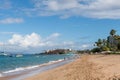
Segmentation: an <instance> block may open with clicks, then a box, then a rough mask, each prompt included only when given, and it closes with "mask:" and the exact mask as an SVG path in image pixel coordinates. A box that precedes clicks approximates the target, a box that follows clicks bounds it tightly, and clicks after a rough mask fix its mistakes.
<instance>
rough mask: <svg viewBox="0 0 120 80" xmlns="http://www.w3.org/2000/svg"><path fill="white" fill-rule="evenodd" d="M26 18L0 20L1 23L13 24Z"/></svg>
mask: <svg viewBox="0 0 120 80" xmlns="http://www.w3.org/2000/svg"><path fill="white" fill-rule="evenodd" d="M22 22H24V20H23V19H22V18H6V19H2V20H0V23H1V24H13V23H22Z"/></svg>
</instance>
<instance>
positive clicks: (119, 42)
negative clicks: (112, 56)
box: [91, 29, 120, 52]
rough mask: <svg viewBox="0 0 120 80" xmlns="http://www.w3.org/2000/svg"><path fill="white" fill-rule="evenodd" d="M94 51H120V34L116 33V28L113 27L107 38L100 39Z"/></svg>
mask: <svg viewBox="0 0 120 80" xmlns="http://www.w3.org/2000/svg"><path fill="white" fill-rule="evenodd" d="M94 46H95V48H93V49H92V50H91V51H92V52H102V51H120V36H119V35H117V34H116V30H114V29H112V30H111V31H110V32H109V36H108V37H107V38H106V39H100V38H99V39H98V40H97V41H96V42H95V44H94Z"/></svg>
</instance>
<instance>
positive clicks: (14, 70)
mask: <svg viewBox="0 0 120 80" xmlns="http://www.w3.org/2000/svg"><path fill="white" fill-rule="evenodd" d="M63 60H64V59H59V60H57V61H49V62H48V63H43V64H40V65H34V66H28V67H20V68H16V69H13V70H9V71H5V72H3V73H5V74H7V73H13V72H17V71H23V70H29V69H34V68H37V67H40V66H43V65H49V64H54V63H57V62H61V61H63ZM0 76H2V74H0Z"/></svg>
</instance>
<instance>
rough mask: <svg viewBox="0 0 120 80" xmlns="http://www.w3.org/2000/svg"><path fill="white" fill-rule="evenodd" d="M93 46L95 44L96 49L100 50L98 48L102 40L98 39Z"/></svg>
mask: <svg viewBox="0 0 120 80" xmlns="http://www.w3.org/2000/svg"><path fill="white" fill-rule="evenodd" d="M95 44H96V46H97V47H99V48H100V47H101V46H102V40H101V39H98V41H97V42H95Z"/></svg>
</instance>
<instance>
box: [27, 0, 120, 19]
mask: <svg viewBox="0 0 120 80" xmlns="http://www.w3.org/2000/svg"><path fill="white" fill-rule="evenodd" d="M32 1H33V3H34V8H33V9H31V10H30V13H37V15H40V16H53V15H58V16H60V17H61V18H68V17H70V16H85V17H91V18H101V19H102V18H103V19H104V18H108V19H120V0H32ZM28 12H29V10H28Z"/></svg>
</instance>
